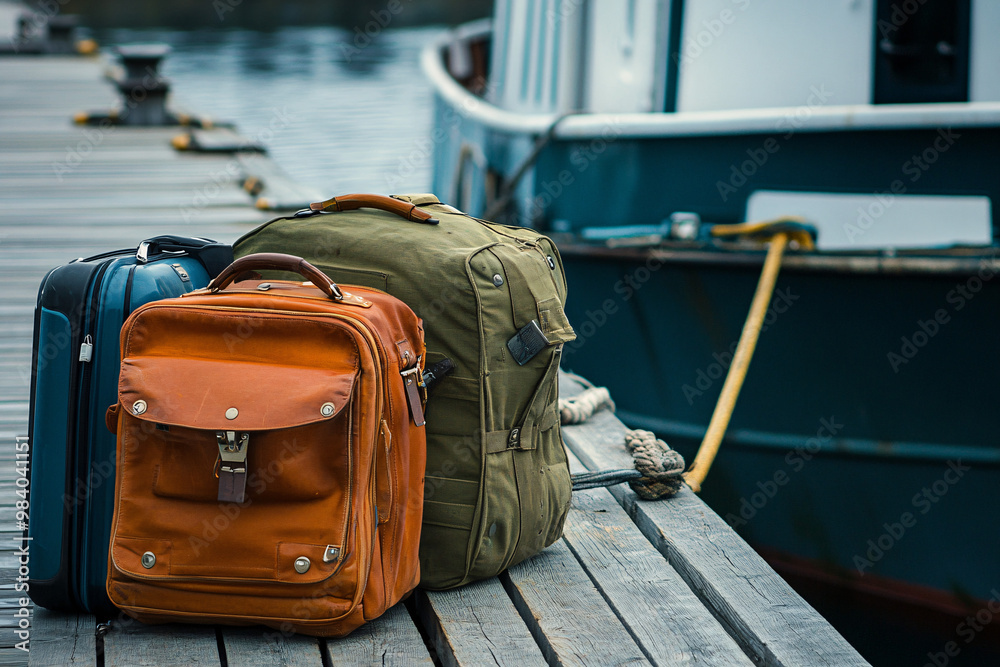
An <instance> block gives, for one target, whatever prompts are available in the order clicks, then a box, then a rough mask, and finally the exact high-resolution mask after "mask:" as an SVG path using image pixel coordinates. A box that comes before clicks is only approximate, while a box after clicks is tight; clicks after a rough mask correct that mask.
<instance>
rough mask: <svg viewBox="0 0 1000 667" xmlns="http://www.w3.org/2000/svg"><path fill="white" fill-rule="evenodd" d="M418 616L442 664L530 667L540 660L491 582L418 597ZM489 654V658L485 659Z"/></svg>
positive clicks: (501, 593) (498, 588)
mask: <svg viewBox="0 0 1000 667" xmlns="http://www.w3.org/2000/svg"><path fill="white" fill-rule="evenodd" d="M415 595H416V602H417V610H418V612H419V614H420V620H421V622H422V623H423V625H424V629H425V630H426V631H427V634H428V635H429V636H430V641H431V643H432V644H433V646H434V649H435V650H436V651H437V655H438V658H439V659H440V660H441V664H443V665H445V666H446V667H454V666H456V665H476V664H480V663H482V662H491V661H492V662H494V663H496V664H497V665H512V666H515V667H530V665H543V664H545V659H544V658H543V656H542V653H541V651H540V650H539V648H538V644H537V643H535V640H534V638H533V637H532V636H531V632H530V631H529V630H528V628H527V627H526V626H525V624H524V621H523V620H522V619H521V616H520V615H519V614H518V612H517V609H515V608H514V604H513V603H512V602H511V600H510V598H509V597H508V596H507V593H506V591H504V588H503V585H502V584H501V583H500V581H499V580H498V579H497V578H496V577H492V578H490V579H486V580H484V581H476V582H473V583H471V584H468V585H467V586H462V587H461V588H457V589H454V590H450V591H417V592H416V594H415ZM487 653H489V655H490V656H491V658H489V659H487V658H486V655H487Z"/></svg>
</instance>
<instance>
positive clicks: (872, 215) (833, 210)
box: [746, 190, 992, 250]
mask: <svg viewBox="0 0 1000 667" xmlns="http://www.w3.org/2000/svg"><path fill="white" fill-rule="evenodd" d="M788 215H796V216H801V217H803V218H805V219H806V220H808V221H809V222H810V223H812V224H814V225H816V227H817V229H818V230H819V241H818V244H817V245H818V247H819V248H820V249H821V250H852V249H853V250H865V249H878V248H930V247H941V246H950V245H966V244H968V245H989V244H990V243H991V242H992V224H991V223H992V211H991V206H990V199H989V197H949V196H937V195H933V196H931V195H907V194H893V193H892V192H889V191H887V192H884V193H873V194H839V193H838V194H833V193H826V192H778V191H771V190H758V191H756V192H754V193H753V194H751V195H750V198H749V199H748V200H747V211H746V219H747V220H748V221H760V220H770V219H774V218H780V217H784V216H788Z"/></svg>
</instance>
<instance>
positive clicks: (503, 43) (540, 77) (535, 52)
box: [487, 0, 585, 113]
mask: <svg viewBox="0 0 1000 667" xmlns="http://www.w3.org/2000/svg"><path fill="white" fill-rule="evenodd" d="M584 14H585V11H584V2H583V0H497V5H496V10H495V17H496V18H495V20H494V29H493V47H492V55H491V62H492V63H493V73H492V74H491V80H490V89H489V91H488V92H487V99H489V100H490V101H491V102H493V103H495V104H497V106H500V107H502V108H504V109H507V110H510V111H516V112H520V113H551V112H560V111H569V110H571V109H577V108H579V106H580V92H579V88H580V87H579V78H580V74H579V72H580V68H581V62H582V56H581V44H582V33H583V15H584Z"/></svg>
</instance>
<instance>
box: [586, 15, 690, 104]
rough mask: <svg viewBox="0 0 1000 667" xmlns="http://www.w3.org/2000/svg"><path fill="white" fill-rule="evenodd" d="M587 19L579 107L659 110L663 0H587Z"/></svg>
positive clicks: (665, 21) (665, 26) (665, 19)
mask: <svg viewBox="0 0 1000 667" xmlns="http://www.w3.org/2000/svg"><path fill="white" fill-rule="evenodd" d="M675 1H676V2H680V1H681V0H675ZM587 22H588V24H589V26H588V27H589V29H588V33H587V39H588V43H589V49H588V53H587V55H588V62H587V73H586V76H585V83H584V86H585V93H584V95H585V100H584V101H585V102H586V107H585V108H586V109H587V110H588V111H591V112H594V113H629V112H647V111H662V110H663V95H664V90H665V88H666V82H667V74H666V72H667V35H668V34H669V30H670V2H669V0H592V1H591V2H590V4H589V7H588V17H587Z"/></svg>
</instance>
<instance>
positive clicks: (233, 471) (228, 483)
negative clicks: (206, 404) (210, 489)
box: [215, 431, 250, 503]
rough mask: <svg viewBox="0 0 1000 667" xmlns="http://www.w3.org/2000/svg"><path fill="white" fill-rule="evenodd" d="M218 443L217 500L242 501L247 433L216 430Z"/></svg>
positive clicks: (245, 482)
mask: <svg viewBox="0 0 1000 667" xmlns="http://www.w3.org/2000/svg"><path fill="white" fill-rule="evenodd" d="M215 437H216V440H218V444H219V463H221V465H219V466H218V468H219V472H218V475H217V476H218V478H219V501H220V502H233V503H242V502H243V499H244V497H245V495H246V487H247V448H248V447H249V446H250V434H249V433H237V432H236V431H217V432H216V434H215ZM217 465H218V464H217Z"/></svg>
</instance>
